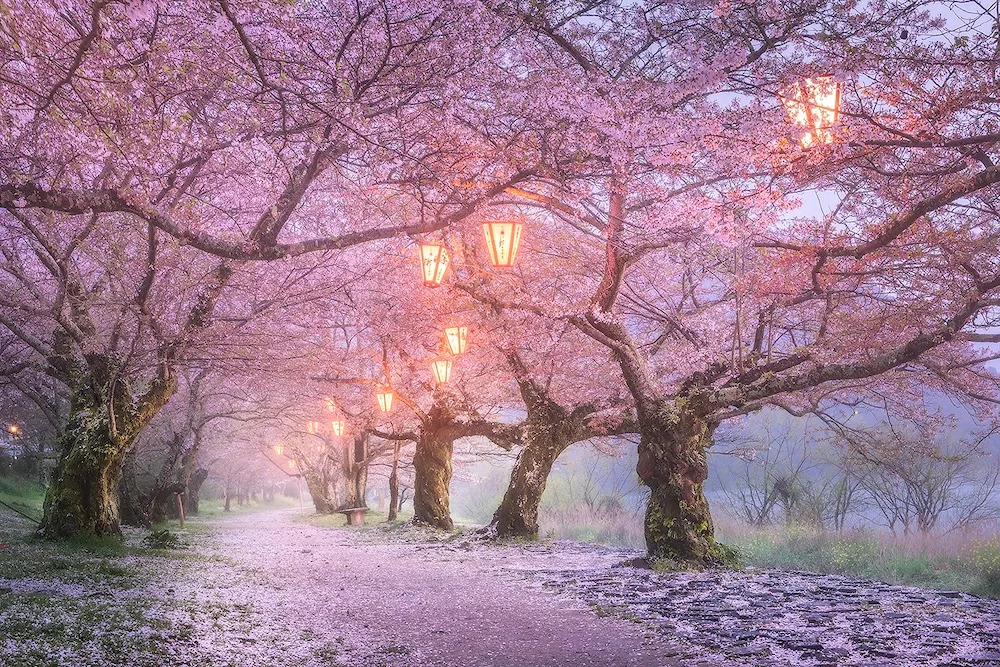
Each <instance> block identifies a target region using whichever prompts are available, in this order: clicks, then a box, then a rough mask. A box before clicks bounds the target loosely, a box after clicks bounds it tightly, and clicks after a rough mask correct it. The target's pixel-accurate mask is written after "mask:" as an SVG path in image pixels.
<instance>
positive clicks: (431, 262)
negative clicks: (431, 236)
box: [420, 243, 449, 287]
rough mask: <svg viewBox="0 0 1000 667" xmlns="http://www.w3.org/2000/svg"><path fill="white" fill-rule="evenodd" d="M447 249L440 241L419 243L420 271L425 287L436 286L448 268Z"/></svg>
mask: <svg viewBox="0 0 1000 667" xmlns="http://www.w3.org/2000/svg"><path fill="white" fill-rule="evenodd" d="M448 262H449V259H448V251H447V250H446V249H445V247H444V246H443V245H442V244H440V243H421V244H420V272H421V275H422V276H423V279H424V286H425V287H437V286H439V285H440V284H441V281H442V280H443V279H444V273H445V271H447V270H448Z"/></svg>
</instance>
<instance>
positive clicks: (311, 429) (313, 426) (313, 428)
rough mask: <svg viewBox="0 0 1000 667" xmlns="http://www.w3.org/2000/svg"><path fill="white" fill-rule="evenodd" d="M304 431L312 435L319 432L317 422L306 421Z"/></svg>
mask: <svg viewBox="0 0 1000 667" xmlns="http://www.w3.org/2000/svg"><path fill="white" fill-rule="evenodd" d="M306 432H307V433H311V434H313V435H316V434H317V433H319V422H306Z"/></svg>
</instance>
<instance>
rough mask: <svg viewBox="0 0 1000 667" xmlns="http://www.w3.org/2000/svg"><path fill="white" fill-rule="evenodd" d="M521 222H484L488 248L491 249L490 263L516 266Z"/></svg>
mask: <svg viewBox="0 0 1000 667" xmlns="http://www.w3.org/2000/svg"><path fill="white" fill-rule="evenodd" d="M522 227H524V225H522V224H521V223H520V222H513V221H509V220H506V221H499V222H497V221H494V222H484V223H483V235H485V236H486V248H487V250H489V251H490V264H492V265H493V266H496V267H500V268H509V267H511V266H514V259H515V257H517V247H518V246H519V245H520V244H521V229H522Z"/></svg>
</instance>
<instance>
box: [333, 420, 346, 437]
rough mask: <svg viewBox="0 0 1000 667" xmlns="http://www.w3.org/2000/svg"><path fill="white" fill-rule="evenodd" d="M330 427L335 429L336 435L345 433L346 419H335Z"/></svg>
mask: <svg viewBox="0 0 1000 667" xmlns="http://www.w3.org/2000/svg"><path fill="white" fill-rule="evenodd" d="M330 427H331V428H332V429H333V434H334V435H344V420H343V419H334V420H333V421H332V422H330Z"/></svg>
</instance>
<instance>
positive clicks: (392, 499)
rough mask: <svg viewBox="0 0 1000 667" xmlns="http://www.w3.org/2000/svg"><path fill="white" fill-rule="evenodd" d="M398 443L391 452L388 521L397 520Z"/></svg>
mask: <svg viewBox="0 0 1000 667" xmlns="http://www.w3.org/2000/svg"><path fill="white" fill-rule="evenodd" d="M399 450H400V446H399V443H398V442H397V443H396V447H395V448H394V449H393V452H392V472H391V473H390V474H389V521H395V520H396V519H397V518H399V505H400V503H399Z"/></svg>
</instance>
